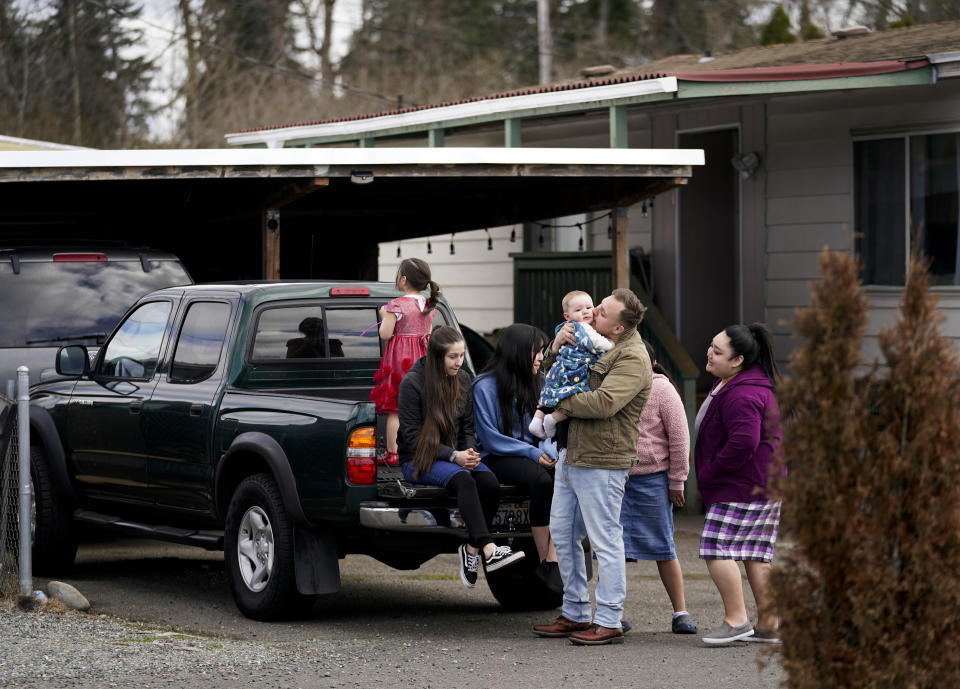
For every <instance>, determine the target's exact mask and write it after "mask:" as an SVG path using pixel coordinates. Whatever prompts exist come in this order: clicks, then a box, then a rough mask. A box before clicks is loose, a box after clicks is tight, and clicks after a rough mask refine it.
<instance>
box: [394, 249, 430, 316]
mask: <svg viewBox="0 0 960 689" xmlns="http://www.w3.org/2000/svg"><path fill="white" fill-rule="evenodd" d="M401 277H405V278H406V279H407V284H408V285H410V286H411V287H413V288H414V289H415V290H417V291H418V292H422V291H423V290H425V289H427V288H428V287H429V288H430V296H429V297H428V298H427V305H426V306H425V307H424V309H423V312H424V313H430V312H431V311H433V309H435V308H436V306H437V301H438V299H439V297H440V285H438V284H437V283H435V282H434V281H433V278H432V276H431V275H430V264H429V263H427V262H426V261H424V260H423V259H422V258H405V259H404V260H402V261H401V262H400V265H399V266H398V267H397V289H399V288H400V278H401Z"/></svg>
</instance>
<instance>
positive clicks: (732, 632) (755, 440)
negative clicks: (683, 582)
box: [694, 323, 781, 644]
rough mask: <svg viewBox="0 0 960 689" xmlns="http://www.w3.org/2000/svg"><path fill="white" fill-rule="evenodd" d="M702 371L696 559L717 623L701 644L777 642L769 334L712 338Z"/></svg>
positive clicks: (757, 326)
mask: <svg viewBox="0 0 960 689" xmlns="http://www.w3.org/2000/svg"><path fill="white" fill-rule="evenodd" d="M707 371H709V372H710V373H712V374H713V375H714V376H716V377H717V378H718V381H717V383H716V384H715V385H714V386H713V389H712V390H711V391H710V394H709V395H708V396H707V399H706V400H704V402H703V404H702V405H701V406H700V411H699V412H698V413H697V421H696V434H697V444H696V449H695V450H694V461H695V466H696V472H697V485H698V486H699V488H700V495H701V496H702V497H703V501H704V504H705V505H706V506H707V514H706V516H705V517H704V520H703V531H702V533H701V534H700V558H701V559H704V560H706V561H707V569H709V570H710V576H711V578H712V579H713V582H714V584H716V586H717V589H718V590H719V591H720V597H721V598H722V599H723V608H724V617H723V623H722V624H721V625H720V627H718V628H717V629H715V630H714V631H712V632H711V633H709V634H707V635H706V636H704V637H703V641H704V643H708V644H727V643H730V642H732V641H737V640H743V641H757V642H763V643H779V641H780V636H779V632H778V627H779V621H778V618H777V614H776V611H775V610H774V607H773V600H772V596H771V593H770V584H769V581H770V562H771V561H772V560H773V548H774V544H775V543H776V540H777V527H778V526H779V523H780V501H779V500H772V499H770V498H769V497H768V492H767V479H768V477H769V474H770V466H771V464H772V462H773V455H774V453H775V452H776V451H777V449H778V448H779V447H780V435H781V434H780V410H779V408H778V407H777V400H776V397H774V394H773V391H774V381H775V380H776V378H777V376H778V375H779V373H778V371H777V364H776V360H775V359H774V355H773V341H772V337H771V336H770V331H769V330H768V329H767V327H766V326H765V325H763V324H762V323H754V324H753V325H751V326H746V325H731V326H730V327H728V328H726V329H725V330H722V331H721V332H719V333H717V335H716V336H715V337H714V338H713V341H712V342H711V343H710V347H709V348H708V349H707ZM738 561H742V562H743V563H744V568H745V569H746V571H747V579H748V580H749V582H750V588H751V590H752V591H753V597H754V599H755V600H756V603H757V612H758V620H757V627H756V630H754V628H753V626H752V625H751V624H750V620H749V618H748V617H747V610H746V606H745V605H744V600H743V584H742V583H741V578H740V567H739V566H738V565H737V562H738Z"/></svg>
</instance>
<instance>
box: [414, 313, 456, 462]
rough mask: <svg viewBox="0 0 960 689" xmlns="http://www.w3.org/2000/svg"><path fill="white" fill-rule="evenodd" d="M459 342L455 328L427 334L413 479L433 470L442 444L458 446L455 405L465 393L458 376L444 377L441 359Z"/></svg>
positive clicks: (447, 327)
mask: <svg viewBox="0 0 960 689" xmlns="http://www.w3.org/2000/svg"><path fill="white" fill-rule="evenodd" d="M458 342H459V343H462V342H463V335H461V334H460V333H459V332H458V331H457V329H456V328H451V327H450V326H449V325H442V326H440V327H438V328H435V329H434V330H433V332H432V333H431V334H430V343H429V344H428V345H427V353H426V354H424V355H423V410H424V415H423V426H421V428H420V432H419V433H418V434H417V442H416V445H415V446H414V448H413V475H414V477H416V476H419V475H420V474H421V472H424V471H427V470H428V469H429V468H430V467H431V466H433V462H434V460H435V459H436V457H437V448H438V447H439V446H440V443H441V442H446V443H448V444H450V445H451V446H455V445H456V444H457V418H456V417H457V402H458V401H459V400H460V395H461V394H462V393H463V392H465V391H463V390H461V389H460V376H459V375H457V376H451V375H450V374H448V373H447V367H446V365H445V363H444V357H446V355H447V351H448V350H449V349H450V347H451V346H452V345H455V344H457V343H458Z"/></svg>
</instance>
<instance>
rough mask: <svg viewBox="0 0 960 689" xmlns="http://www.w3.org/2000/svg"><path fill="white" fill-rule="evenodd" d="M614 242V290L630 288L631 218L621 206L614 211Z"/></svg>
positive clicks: (612, 244) (612, 268)
mask: <svg viewBox="0 0 960 689" xmlns="http://www.w3.org/2000/svg"><path fill="white" fill-rule="evenodd" d="M613 218H614V222H613V240H612V243H611V249H612V250H611V254H612V256H611V258H612V260H613V265H612V266H611V267H610V268H611V277H612V278H613V280H612V282H613V287H614V289H620V288H629V287H630V244H629V242H628V241H627V237H628V235H629V234H630V216H629V210H628V209H627V208H626V207H623V206H620V207H618V208H615V209H614V211H613Z"/></svg>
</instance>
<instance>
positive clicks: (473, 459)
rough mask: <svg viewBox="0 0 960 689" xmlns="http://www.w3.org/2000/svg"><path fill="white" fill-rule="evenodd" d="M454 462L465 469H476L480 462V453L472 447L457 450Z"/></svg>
mask: <svg viewBox="0 0 960 689" xmlns="http://www.w3.org/2000/svg"><path fill="white" fill-rule="evenodd" d="M453 462H454V464H458V465H460V466H462V467H463V468H464V469H476V468H477V465H478V464H479V463H480V453H479V452H477V451H476V450H474V449H473V448H472V447H468V448H467V449H466V450H459V451H457V454H455V455H454V456H453Z"/></svg>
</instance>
